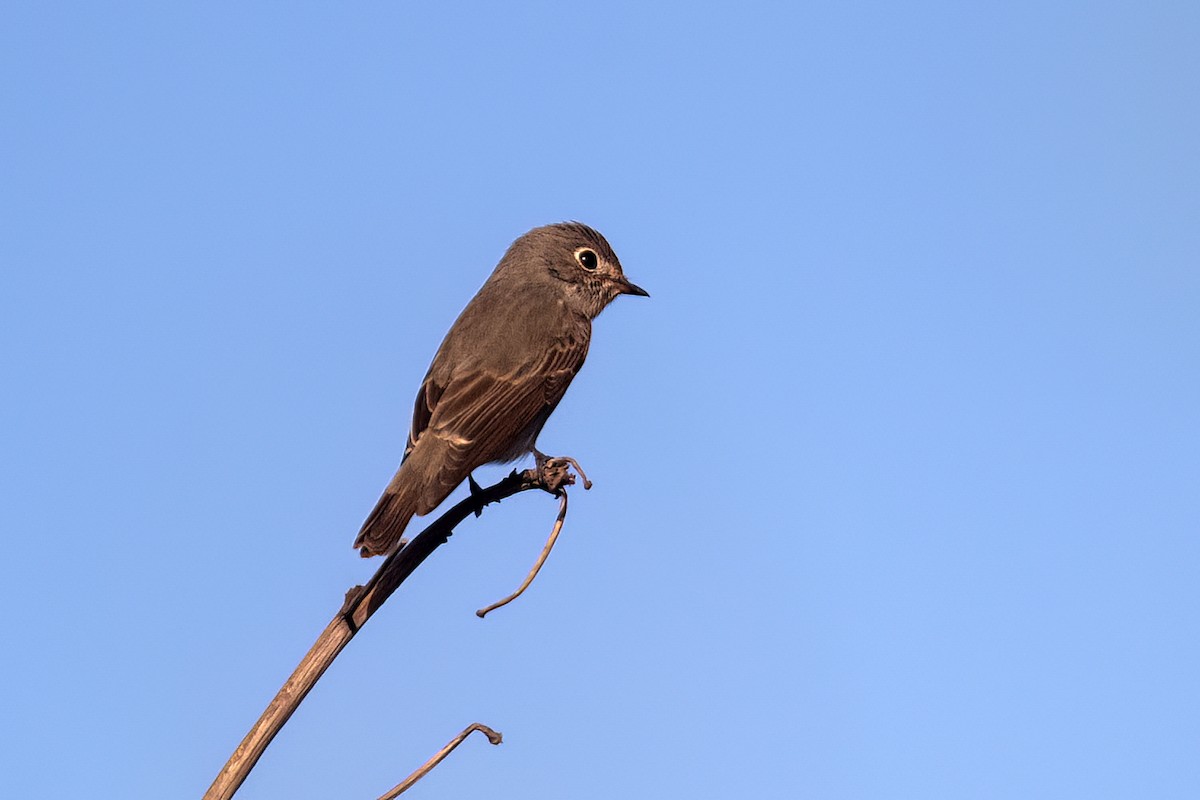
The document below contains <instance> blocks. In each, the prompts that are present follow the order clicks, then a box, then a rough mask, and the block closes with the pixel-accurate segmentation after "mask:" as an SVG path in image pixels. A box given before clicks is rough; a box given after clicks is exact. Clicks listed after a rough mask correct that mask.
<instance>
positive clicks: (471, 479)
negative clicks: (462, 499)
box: [467, 472, 483, 517]
mask: <svg viewBox="0 0 1200 800" xmlns="http://www.w3.org/2000/svg"><path fill="white" fill-rule="evenodd" d="M467 487H468V488H469V489H470V490H471V497H477V496H478V495H479V493H480V492H482V491H483V488H482V487H481V486H480V485H479V484H478V483H476V482H475V476H474V475H472V474H471V473H469V472H468V473H467ZM482 515H483V506H480V507H479V508H477V509H475V516H476V517H479V516H482Z"/></svg>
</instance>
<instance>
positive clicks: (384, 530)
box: [354, 487, 416, 558]
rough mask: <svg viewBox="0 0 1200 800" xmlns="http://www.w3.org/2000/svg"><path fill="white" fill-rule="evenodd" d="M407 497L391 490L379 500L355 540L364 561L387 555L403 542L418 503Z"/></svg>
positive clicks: (389, 488)
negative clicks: (402, 536) (401, 538)
mask: <svg viewBox="0 0 1200 800" xmlns="http://www.w3.org/2000/svg"><path fill="white" fill-rule="evenodd" d="M406 495H407V493H403V494H401V493H397V492H393V491H391V487H388V491H386V492H384V494H383V497H381V498H379V502H378V503H376V504H375V509H374V510H373V511H372V512H371V514H370V516H368V517H367V521H366V522H364V523H363V526H362V530H360V531H359V532H358V538H356V539H355V540H354V546H355V547H357V548H358V552H359V555H361V556H362V557H363V558H370V557H371V556H382V555H386V554H387V553H388V552H390V551H391V549H392V548H393V546H395V544H396V542H398V541H400V537H401V535H402V534H403V533H404V529H405V528H406V527H408V521H409V520H410V519H412V517H413V514H414V513H415V512H416V507H415V506H416V503H415V502H413V499H410V498H409V497H407V496H406Z"/></svg>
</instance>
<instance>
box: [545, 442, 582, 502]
mask: <svg viewBox="0 0 1200 800" xmlns="http://www.w3.org/2000/svg"><path fill="white" fill-rule="evenodd" d="M533 459H534V461H535V462H537V473H538V478H539V480H541V482H542V483H543V484H544V485H545V486H546V488H547V489H549V490H550V491H551V492H553V493H555V494H557V493H558V490H559V489H561V488H562V487H563V486H570V485H571V484H573V483H574V482H575V478H574V476H572V475H571V473H570V472H569V471H568V470H567V468H568V467H574V468H575V471H576V472H578V473H579V477H580V478H581V479H582V480H583V488H584V489H590V488H592V482H591V481H589V480H588V476H587V473H585V472H584V471H583V467H581V466H579V462H578V461H576V460H575V459H573V458H571V457H570V456H553V457H552V456H548V455H546V454H545V453H543V452H541V451H540V450H538V449H537V448H536V447H535V448H533Z"/></svg>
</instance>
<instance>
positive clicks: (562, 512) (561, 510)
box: [475, 465, 578, 619]
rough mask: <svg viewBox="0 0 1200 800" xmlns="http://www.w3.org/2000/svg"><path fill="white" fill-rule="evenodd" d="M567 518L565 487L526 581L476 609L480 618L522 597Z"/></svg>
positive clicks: (552, 547) (548, 553) (544, 561)
mask: <svg viewBox="0 0 1200 800" xmlns="http://www.w3.org/2000/svg"><path fill="white" fill-rule="evenodd" d="M576 468H578V465H576ZM566 518H567V492H566V490H565V489H563V490H560V491H559V502H558V519H556V520H554V528H553V529H552V530H551V531H550V538H549V539H547V540H546V545H545V547H543V548H542V553H541V555H539V556H538V559H537V561H536V562H534V564H533V568H532V569H530V570H529V574H528V575H526V576H525V581H524V582H523V583H522V584H521V585H520V587H519V588H518V589H517V590H516V591H515V592H513V593H512V594H510V595H509V596H508V597H506V598H504V599H503V600H498V601H496V602H495V603H492V604H491V605H490V606H487V607H486V608H481V609H479V610H478V611H476V612H475V616H477V617H479V618H480V619H483V618H484V617H486V616H487V615H488V614H489V613H491V612H492V611H495V610H496V609H497V608H500V607H501V606H506V605H508V604H509V603H511V602H512V601H513V600H516V599H517V598H518V597H520V596H521V595H522V594H524V593H525V590H526V589H528V588H529V584H531V583H533V579H534V578H536V577H537V574H538V572H539V571H540V570H541V568H542V564H545V563H546V559H547V558H548V557H549V556H550V551H551V550H553V549H554V543H555V542H556V541H558V534H559V532H560V531H561V530H562V526H563V520H565V519H566Z"/></svg>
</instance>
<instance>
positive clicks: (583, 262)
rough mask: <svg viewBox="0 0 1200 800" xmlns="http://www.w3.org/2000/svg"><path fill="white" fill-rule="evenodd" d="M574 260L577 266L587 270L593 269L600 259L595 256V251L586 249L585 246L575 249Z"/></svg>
mask: <svg viewBox="0 0 1200 800" xmlns="http://www.w3.org/2000/svg"><path fill="white" fill-rule="evenodd" d="M575 260H576V261H578V262H579V266H581V267H583V268H584V269H586V270H587V271H588V272H591V271H592V270H594V269H595V268H596V267H597V266H598V265H599V263H600V259H598V258H597V257H596V253H595V252H593V251H592V250H588V249H587V248H586V247H585V248H583V249H582V250H576V251H575Z"/></svg>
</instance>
